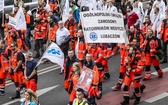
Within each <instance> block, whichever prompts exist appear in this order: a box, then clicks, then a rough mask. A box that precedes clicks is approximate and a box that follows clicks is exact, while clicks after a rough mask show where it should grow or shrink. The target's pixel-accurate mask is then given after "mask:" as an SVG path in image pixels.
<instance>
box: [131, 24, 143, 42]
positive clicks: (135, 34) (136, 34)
mask: <svg viewBox="0 0 168 105" xmlns="http://www.w3.org/2000/svg"><path fill="white" fill-rule="evenodd" d="M134 38H136V39H138V42H140V45H142V44H143V42H144V37H143V35H142V33H141V31H138V30H136V27H135V26H134V25H132V26H130V29H129V34H128V40H129V42H130V43H131V42H132V40H133V39H134Z"/></svg>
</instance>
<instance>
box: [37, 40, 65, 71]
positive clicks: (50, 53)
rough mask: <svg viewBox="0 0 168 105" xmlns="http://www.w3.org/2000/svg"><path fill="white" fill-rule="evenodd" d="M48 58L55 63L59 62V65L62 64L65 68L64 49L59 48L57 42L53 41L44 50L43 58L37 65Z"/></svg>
mask: <svg viewBox="0 0 168 105" xmlns="http://www.w3.org/2000/svg"><path fill="white" fill-rule="evenodd" d="M44 58H46V59H48V60H50V61H51V62H53V63H57V64H58V65H60V66H61V68H62V69H63V64H64V53H63V52H62V50H61V49H60V48H59V46H58V45H57V44H55V43H54V42H52V43H51V44H50V45H49V46H48V48H47V50H46V51H45V52H44V54H43V56H42V57H41V59H40V60H39V61H38V64H37V66H38V65H39V64H40V63H41V61H42V60H43V59H44ZM37 66H36V67H37Z"/></svg>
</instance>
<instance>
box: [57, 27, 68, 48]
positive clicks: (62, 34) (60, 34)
mask: <svg viewBox="0 0 168 105" xmlns="http://www.w3.org/2000/svg"><path fill="white" fill-rule="evenodd" d="M69 35H70V33H69V30H68V29H67V28H65V27H63V28H62V29H60V28H59V29H58V30H57V32H56V43H57V44H58V45H59V46H60V45H61V44H62V43H63V42H64V41H65V39H66V38H67V37H68V36H69Z"/></svg>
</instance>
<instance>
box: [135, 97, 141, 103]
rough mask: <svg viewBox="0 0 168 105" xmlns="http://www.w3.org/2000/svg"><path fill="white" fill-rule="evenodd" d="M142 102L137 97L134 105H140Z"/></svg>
mask: <svg viewBox="0 0 168 105" xmlns="http://www.w3.org/2000/svg"><path fill="white" fill-rule="evenodd" d="M139 102H140V97H136V99H135V101H134V105H138V104H139Z"/></svg>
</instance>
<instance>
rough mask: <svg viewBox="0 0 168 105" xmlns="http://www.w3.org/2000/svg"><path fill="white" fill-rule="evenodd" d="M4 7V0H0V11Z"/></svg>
mask: <svg viewBox="0 0 168 105" xmlns="http://www.w3.org/2000/svg"><path fill="white" fill-rule="evenodd" d="M3 9H4V0H0V11H2V10H3Z"/></svg>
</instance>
